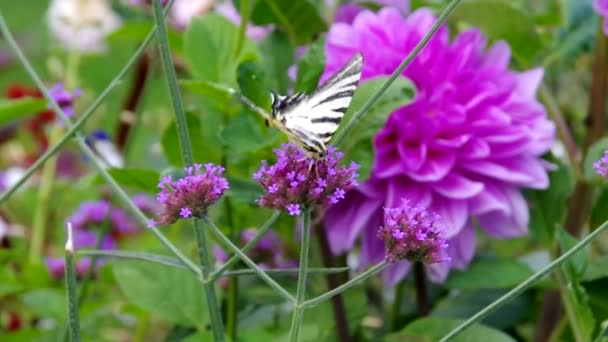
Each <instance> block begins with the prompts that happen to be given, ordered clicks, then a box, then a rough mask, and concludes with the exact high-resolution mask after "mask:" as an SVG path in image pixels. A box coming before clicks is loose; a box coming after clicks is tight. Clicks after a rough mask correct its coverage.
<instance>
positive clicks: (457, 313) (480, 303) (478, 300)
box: [432, 289, 534, 329]
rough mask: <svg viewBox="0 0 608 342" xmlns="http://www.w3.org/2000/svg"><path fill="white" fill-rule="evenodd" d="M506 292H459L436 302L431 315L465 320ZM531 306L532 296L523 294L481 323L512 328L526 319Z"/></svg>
mask: <svg viewBox="0 0 608 342" xmlns="http://www.w3.org/2000/svg"><path fill="white" fill-rule="evenodd" d="M507 291H508V290H507V289H504V290H498V289H493V290H486V289H477V290H463V291H460V290H459V291H458V292H454V294H453V295H450V296H446V297H445V298H443V299H442V300H440V301H438V302H437V304H436V305H435V308H434V309H433V312H432V315H433V316H441V317H450V318H457V319H466V318H469V317H471V316H472V315H474V314H476V313H477V312H479V311H480V310H481V309H483V308H485V307H486V306H488V305H490V304H491V303H492V302H494V301H495V300H497V299H498V298H500V297H501V296H502V295H504V294H505V293H506V292H507ZM533 305H534V301H533V296H532V294H531V293H524V294H522V295H520V296H517V297H516V298H514V299H513V300H511V301H509V302H508V303H506V304H505V305H504V306H502V307H500V308H498V309H497V310H496V311H495V312H493V313H491V314H490V315H488V316H487V317H485V318H484V319H483V320H482V321H481V323H482V324H485V325H488V326H491V327H494V328H497V329H508V328H511V327H514V326H516V325H517V324H519V323H521V322H522V321H523V320H525V319H526V317H527V315H528V313H529V312H530V310H531V309H532V307H533Z"/></svg>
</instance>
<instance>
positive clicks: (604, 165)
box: [593, 151, 608, 178]
mask: <svg viewBox="0 0 608 342" xmlns="http://www.w3.org/2000/svg"><path fill="white" fill-rule="evenodd" d="M593 168H594V169H595V172H597V173H598V174H600V175H602V176H604V177H606V178H608V151H605V152H604V155H603V156H602V158H600V159H598V160H596V161H595V162H593Z"/></svg>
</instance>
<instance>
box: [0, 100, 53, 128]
mask: <svg viewBox="0 0 608 342" xmlns="http://www.w3.org/2000/svg"><path fill="white" fill-rule="evenodd" d="M46 108H47V105H46V101H45V100H44V99H34V98H29V97H26V98H21V99H17V100H10V101H7V100H0V126H1V125H5V124H8V123H10V122H12V121H14V120H17V119H23V118H26V117H28V116H31V115H34V114H36V113H39V112H42V111H44V110H46Z"/></svg>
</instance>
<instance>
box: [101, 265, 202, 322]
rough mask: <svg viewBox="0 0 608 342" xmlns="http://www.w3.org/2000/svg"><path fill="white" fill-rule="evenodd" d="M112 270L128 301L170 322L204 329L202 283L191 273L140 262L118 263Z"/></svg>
mask: <svg viewBox="0 0 608 342" xmlns="http://www.w3.org/2000/svg"><path fill="white" fill-rule="evenodd" d="M113 271H114V277H115V279H116V282H117V283H118V285H119V286H120V289H121V290H122V292H123V293H124V295H125V296H126V297H127V299H128V300H129V302H131V303H133V304H135V305H136V306H138V307H140V308H141V309H143V310H146V311H148V312H151V313H154V314H157V315H158V316H160V317H162V318H164V319H166V320H168V321H170V322H173V323H176V324H183V325H190V326H194V327H197V329H199V331H201V332H202V331H205V330H206V329H205V326H206V324H207V323H208V317H207V306H206V304H205V297H204V295H203V289H202V284H201V282H200V281H198V280H197V279H196V277H195V276H194V275H193V274H192V273H189V272H187V271H184V270H179V269H176V268H172V267H155V266H154V265H149V264H144V263H119V264H116V265H114V267H113Z"/></svg>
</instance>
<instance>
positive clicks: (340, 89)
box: [266, 54, 363, 159]
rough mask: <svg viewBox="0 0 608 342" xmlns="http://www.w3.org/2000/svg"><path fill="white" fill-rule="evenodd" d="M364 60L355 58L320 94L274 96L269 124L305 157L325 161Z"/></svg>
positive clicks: (359, 77)
mask: <svg viewBox="0 0 608 342" xmlns="http://www.w3.org/2000/svg"><path fill="white" fill-rule="evenodd" d="M362 66H363V56H362V55H361V54H356V55H355V56H354V57H353V58H351V60H350V61H349V62H348V63H346V65H345V66H344V67H342V69H340V70H339V71H338V72H336V73H335V74H334V75H332V76H331V77H330V78H329V79H328V80H327V81H325V82H324V83H323V84H322V85H321V86H320V87H319V88H318V89H317V90H315V91H314V92H312V93H311V94H309V95H307V94H304V93H296V94H293V95H290V96H281V95H278V94H276V93H271V95H272V115H271V117H270V118H269V119H267V120H266V124H267V125H270V124H273V125H274V126H276V127H278V128H279V129H280V130H282V131H283V132H285V133H286V134H287V136H288V137H289V140H290V141H291V142H292V143H295V144H296V145H297V146H299V147H300V148H301V149H302V150H303V151H304V153H305V154H306V155H308V156H309V157H311V158H314V159H322V158H324V157H325V156H326V155H327V143H328V142H329V141H330V140H331V138H332V137H333V135H334V133H335V132H336V130H337V129H338V126H339V124H340V122H341V121H342V118H343V117H344V114H345V113H346V110H347V109H348V106H349V105H350V102H351V100H352V97H353V95H354V93H355V90H356V89H357V85H358V84H359V80H360V79H361V69H362Z"/></svg>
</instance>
